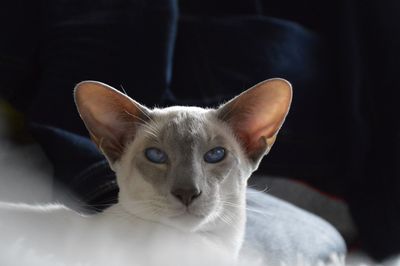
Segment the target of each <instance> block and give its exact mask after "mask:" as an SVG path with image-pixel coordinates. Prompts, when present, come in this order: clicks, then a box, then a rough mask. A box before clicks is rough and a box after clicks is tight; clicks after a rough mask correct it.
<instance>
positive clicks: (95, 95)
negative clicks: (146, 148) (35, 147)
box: [74, 81, 150, 168]
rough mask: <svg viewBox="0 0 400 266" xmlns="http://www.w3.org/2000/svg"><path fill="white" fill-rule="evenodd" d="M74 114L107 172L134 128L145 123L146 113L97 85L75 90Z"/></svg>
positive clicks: (85, 83) (88, 83) (87, 84)
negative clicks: (81, 123) (100, 153)
mask: <svg viewBox="0 0 400 266" xmlns="http://www.w3.org/2000/svg"><path fill="white" fill-rule="evenodd" d="M74 96H75V103H76V106H77V108H78V112H79V114H80V116H81V118H82V120H83V122H84V123H85V125H86V128H87V129H88V131H89V133H90V137H91V139H92V140H93V142H94V143H95V144H96V145H97V147H98V148H99V150H100V151H101V152H102V153H103V154H104V155H105V156H106V158H107V159H108V161H109V163H110V166H111V168H113V164H114V162H116V161H117V160H118V159H119V158H120V157H121V155H122V153H123V152H124V150H125V146H126V144H127V142H129V141H131V140H132V139H133V138H134V137H135V134H136V131H137V129H138V127H139V126H140V125H141V124H143V123H145V122H146V121H147V120H148V119H149V112H150V111H149V110H148V109H147V108H146V107H144V106H142V105H140V104H139V103H138V102H136V101H134V100H133V99H131V98H130V97H128V96H127V95H125V94H123V93H121V92H119V91H117V90H116V89H114V88H112V87H110V86H108V85H106V84H104V83H101V82H97V81H83V82H80V83H79V84H78V85H76V87H75V91H74Z"/></svg>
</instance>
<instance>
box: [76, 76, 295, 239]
mask: <svg viewBox="0 0 400 266" xmlns="http://www.w3.org/2000/svg"><path fill="white" fill-rule="evenodd" d="M290 100H291V89H290V85H289V84H288V83H287V82H285V81H283V80H279V79H275V80H269V81H266V82H264V83H260V84H259V85H257V86H256V87H254V88H252V89H250V90H248V91H247V92H245V93H243V94H241V95H240V96H239V97H236V98H235V99H233V100H232V101H230V102H228V103H227V104H225V105H223V106H221V107H220V108H218V109H202V108H196V107H169V108H164V109H152V110H150V109H148V108H146V107H144V106H141V105H140V104H138V103H137V102H134V101H133V100H132V99H130V98H128V97H127V96H125V95H123V94H121V93H118V92H116V91H115V90H113V89H112V88H110V87H107V86H106V85H104V84H101V83H95V82H84V83H80V84H79V85H78V86H77V89H76V102H77V105H78V109H79V111H80V114H81V116H82V118H83V120H84V121H85V124H86V126H87V127H88V129H89V131H90V133H91V136H92V139H93V140H94V141H95V142H96V144H97V145H98V146H99V148H100V150H102V151H103V153H104V154H105V155H106V157H107V159H108V160H109V162H110V165H111V167H112V168H113V170H114V171H115V172H116V174H117V181H118V184H119V187H120V194H119V198H120V199H119V202H120V204H121V205H122V206H123V207H124V208H125V210H126V211H127V212H129V213H131V214H133V215H135V216H138V217H140V218H143V219H147V220H151V221H155V222H161V223H163V224H167V225H170V226H173V227H176V228H178V229H181V230H187V231H197V230H208V229H210V228H212V227H215V226H221V225H223V224H224V223H229V221H230V220H231V219H235V217H234V216H235V215H237V214H239V215H244V204H245V203H244V202H245V188H246V182H247V179H248V177H249V176H250V175H251V173H252V172H253V171H254V170H255V169H256V168H257V166H258V164H259V162H260V160H261V158H262V157H263V155H265V154H266V153H267V151H268V150H269V149H270V147H271V145H272V144H273V141H274V140H275V136H276V134H277V131H278V129H279V128H280V126H281V125H282V123H283V120H284V118H285V116H286V114H287V111H288V108H289V105H290ZM252 112H254V114H252ZM259 112H261V115H257V113H259Z"/></svg>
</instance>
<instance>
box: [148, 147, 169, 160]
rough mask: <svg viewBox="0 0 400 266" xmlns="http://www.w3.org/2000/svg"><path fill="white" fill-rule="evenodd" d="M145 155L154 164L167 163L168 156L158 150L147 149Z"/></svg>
mask: <svg viewBox="0 0 400 266" xmlns="http://www.w3.org/2000/svg"><path fill="white" fill-rule="evenodd" d="M144 154H145V156H146V158H147V160H149V161H150V162H153V163H165V162H166V161H167V154H165V152H163V151H162V150H160V149H157V148H147V149H146V150H145V151H144Z"/></svg>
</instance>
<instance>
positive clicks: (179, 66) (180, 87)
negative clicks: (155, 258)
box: [0, 0, 400, 259]
mask: <svg viewBox="0 0 400 266" xmlns="http://www.w3.org/2000/svg"><path fill="white" fill-rule="evenodd" d="M399 15H400V2H398V1H396V0H382V1H369V0H365V1H362V0H338V1H328V2H327V1H316V0H308V1H294V0H283V1H268V0H253V1H252V0H219V1H212V0H201V1H200V0H190V1H176V0H154V1H144V0H41V1H28V0H25V1H23V0H13V1H9V0H5V1H3V3H2V5H1V8H0V22H1V23H0V29H1V30H0V34H1V35H0V36H1V41H0V96H1V97H2V98H3V99H5V100H6V101H7V102H9V103H11V104H12V106H13V107H14V108H15V109H17V110H18V111H19V112H21V113H22V114H23V115H24V117H25V121H26V125H27V130H29V131H30V132H31V134H32V135H33V136H34V137H35V139H36V141H37V142H39V143H40V144H41V145H42V148H43V149H44V151H45V152H46V153H47V154H48V157H49V159H50V161H52V163H53V165H54V169H55V173H54V175H55V178H56V180H59V182H61V183H63V184H64V185H66V186H71V187H72V189H74V186H76V188H75V192H76V193H78V194H79V193H80V194H82V195H83V194H85V193H88V192H87V191H85V188H84V187H85V186H86V187H96V186H97V188H98V187H101V186H102V185H103V183H106V182H112V180H113V176H112V174H110V173H108V172H107V174H104V176H105V177H104V178H103V179H101V178H100V179H99V178H97V179H96V180H94V177H92V179H91V178H89V177H85V180H84V181H80V178H81V179H82V172H85V171H86V170H87V169H86V168H87V167H88V166H89V165H93V164H95V165H96V167H99V164H100V165H103V166H102V167H103V168H101V167H100V168H101V169H103V170H104V171H107V170H106V169H105V168H107V166H106V165H104V164H103V163H102V160H103V158H102V157H101V155H100V154H98V153H97V151H96V150H95V149H94V147H92V146H91V144H89V141H88V140H87V139H86V137H87V132H86V130H85V129H84V127H83V123H81V121H80V119H79V116H78V114H77V112H76V110H75V106H74V102H73V98H72V88H73V87H74V85H75V84H76V83H78V82H79V81H82V80H87V79H93V80H99V81H102V82H105V83H108V84H110V85H112V86H114V87H116V88H121V87H123V88H124V89H125V90H126V92H127V93H128V94H129V95H130V96H131V97H133V98H134V99H136V100H137V101H139V102H141V103H144V104H145V105H148V106H150V107H151V106H154V105H158V106H168V105H175V104H180V105H189V104H190V105H192V104H193V105H199V106H217V105H218V104H219V103H221V102H222V101H225V100H227V99H229V98H231V97H232V96H234V95H236V94H238V93H240V92H241V91H243V90H244V89H247V88H249V87H250V86H252V85H254V84H256V83H258V82H260V81H262V80H265V79H268V78H272V77H281V78H285V79H287V80H289V81H290V82H291V83H292V84H293V87H294V101H293V106H292V109H291V112H290V115H289V116H288V119H287V122H286V123H285V125H284V127H283V129H282V131H281V133H280V137H279V138H278V141H277V143H276V147H279V148H275V149H274V150H273V151H272V152H271V153H270V155H269V157H268V159H266V160H264V161H263V164H262V166H261V167H260V170H259V173H261V174H272V175H279V176H283V177H287V178H293V179H297V180H300V181H302V182H306V183H307V184H310V185H312V186H314V187H315V188H317V189H319V190H321V191H323V192H324V193H328V194H330V195H332V196H334V197H338V198H341V199H343V200H344V201H346V202H347V203H348V204H349V207H350V211H351V214H352V216H353V219H354V221H355V223H356V225H357V228H358V231H359V245H360V247H361V248H363V249H364V250H366V251H367V252H369V254H370V255H372V256H373V257H375V258H377V259H383V258H386V257H388V256H390V255H393V254H396V253H397V254H398V253H400V168H399V167H400V131H399V122H400V119H399V117H398V114H399V104H398V99H399V98H398V97H397V96H398V95H399V93H398V90H399V89H400V86H399V85H398V83H397V78H398V77H399V76H400V67H399V63H398V62H400V21H399ZM82 137H84V138H82ZM96 169H98V168H96ZM99 171H100V170H99ZM72 177H74V178H72ZM77 180H78V181H77ZM110 180H111V181H110ZM74 184H75V185H74ZM76 184H79V188H77V186H78V185H76ZM82 184H85V186H82ZM93 184H95V185H93ZM87 189H88V190H90V189H89V188H87ZM114 190H115V188H114ZM99 191H100V192H99ZM107 193H109V194H110V195H111V194H113V193H115V191H114V192H110V191H108V190H96V191H94V192H93V191H91V195H92V196H91V200H92V201H95V202H96V201H99V200H100V198H102V197H103V198H104V197H105V196H104V195H106V194H107ZM107 195H108V194H107ZM82 197H83V198H84V197H85V196H84V195H83V196H82Z"/></svg>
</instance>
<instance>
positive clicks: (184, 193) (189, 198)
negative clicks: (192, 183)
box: [171, 188, 201, 206]
mask: <svg viewBox="0 0 400 266" xmlns="http://www.w3.org/2000/svg"><path fill="white" fill-rule="evenodd" d="M171 194H172V195H174V197H175V198H177V199H178V200H179V201H180V202H182V203H183V204H184V205H186V206H189V205H190V204H191V203H192V202H193V200H195V199H196V198H198V197H199V196H200V195H201V191H200V190H199V189H197V188H176V189H173V190H172V191H171Z"/></svg>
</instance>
